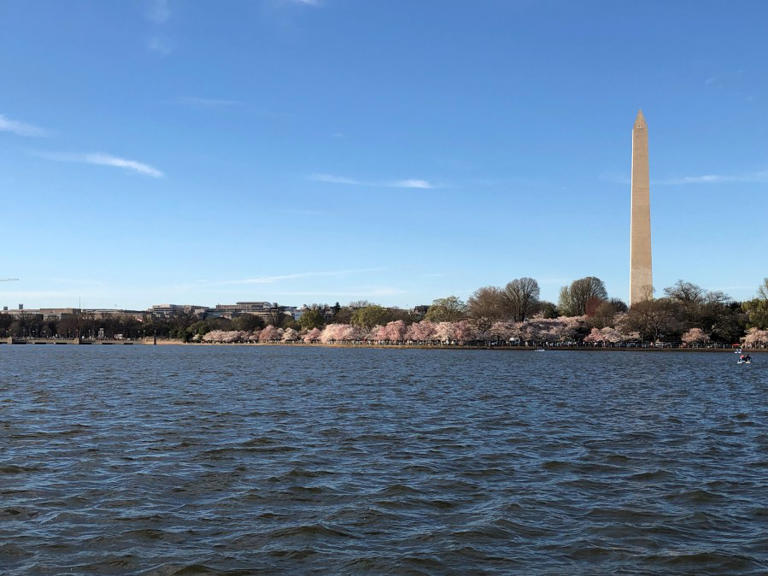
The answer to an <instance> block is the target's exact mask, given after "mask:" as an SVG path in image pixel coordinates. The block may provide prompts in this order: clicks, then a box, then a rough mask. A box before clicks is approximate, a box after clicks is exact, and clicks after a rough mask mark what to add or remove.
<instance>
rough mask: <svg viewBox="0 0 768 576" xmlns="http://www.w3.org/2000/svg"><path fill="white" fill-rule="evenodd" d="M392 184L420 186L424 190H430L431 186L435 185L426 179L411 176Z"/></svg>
mask: <svg viewBox="0 0 768 576" xmlns="http://www.w3.org/2000/svg"><path fill="white" fill-rule="evenodd" d="M390 186H391V187H392V188H419V189H422V190H429V189H431V188H434V186H432V184H430V183H429V182H427V181H426V180H417V179H414V178H411V179H408V180H397V181H395V182H392V183H390Z"/></svg>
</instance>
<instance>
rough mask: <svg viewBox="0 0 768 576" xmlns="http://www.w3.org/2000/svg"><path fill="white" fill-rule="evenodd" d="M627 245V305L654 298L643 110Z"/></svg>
mask: <svg viewBox="0 0 768 576" xmlns="http://www.w3.org/2000/svg"><path fill="white" fill-rule="evenodd" d="M629 233H630V245H629V305H630V306H632V305H633V304H637V303H638V302H642V301H643V300H650V299H651V298H652V297H653V274H652V272H651V198H650V185H649V178H648V126H646V124H645V118H643V112H642V110H639V111H638V112H637V118H636V119H635V126H634V128H633V129H632V217H631V221H630V232H629Z"/></svg>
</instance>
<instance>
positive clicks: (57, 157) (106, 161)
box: [33, 152, 165, 178]
mask: <svg viewBox="0 0 768 576" xmlns="http://www.w3.org/2000/svg"><path fill="white" fill-rule="evenodd" d="M33 154H34V155H35V156H38V157H40V158H45V159H47V160H54V161H56V162H76V163H80V164H92V165H94V166H109V167H113V168H122V169H123V170H127V171H129V172H136V173H137V174H142V175H144V176H151V177H152V178H163V177H164V176H165V174H163V172H162V171H160V170H158V169H157V168H155V167H153V166H150V165H149V164H145V163H143V162H137V161H136V160H129V159H127V158H120V157H119V156H113V155H111V154H104V153H102V152H92V153H87V154H66V153H58V152H34V153H33Z"/></svg>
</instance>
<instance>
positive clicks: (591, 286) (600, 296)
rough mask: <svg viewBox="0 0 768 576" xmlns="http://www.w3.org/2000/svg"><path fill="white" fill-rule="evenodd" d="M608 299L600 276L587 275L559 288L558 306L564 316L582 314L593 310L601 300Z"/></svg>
mask: <svg viewBox="0 0 768 576" xmlns="http://www.w3.org/2000/svg"><path fill="white" fill-rule="evenodd" d="M607 299H608V291H607V290H606V289H605V284H604V283H603V281H602V280H600V278H597V277H595V276H587V277H585V278H580V279H578V280H574V281H573V282H571V285H570V286H563V287H562V288H561V289H560V300H559V302H558V308H560V312H561V313H562V314H564V315H566V316H583V315H584V314H587V312H588V311H589V312H594V310H596V309H597V307H598V306H599V305H600V303H601V302H603V301H604V300H607Z"/></svg>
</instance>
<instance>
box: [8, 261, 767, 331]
mask: <svg viewBox="0 0 768 576" xmlns="http://www.w3.org/2000/svg"><path fill="white" fill-rule="evenodd" d="M414 325H416V326H415V327H414V328H411V327H412V326H414ZM329 326H334V328H333V330H330V331H326V328H328V327H329ZM339 327H349V328H339ZM387 327H389V328H388V329H387ZM268 329H269V330H268ZM265 330H266V332H265ZM324 333H325V336H323V337H322V338H321V335H322V334H324ZM211 334H213V335H218V337H220V338H221V339H222V341H225V340H226V339H227V338H229V339H232V338H235V339H239V340H244V341H262V342H264V341H281V340H282V341H298V340H305V339H306V337H307V335H308V334H312V335H313V336H314V337H310V339H309V341H322V340H323V338H324V339H325V340H326V341H336V340H344V339H348V340H353V341H376V342H401V343H402V342H407V341H425V342H426V341H432V342H445V341H447V342H464V343H468V342H474V343H488V342H497V343H498V342H504V343H509V342H510V341H518V342H526V343H528V342H530V343H532V344H536V343H541V342H562V343H565V342H567V343H571V344H592V345H617V344H621V343H627V342H633V343H665V344H671V345H680V344H683V345H689V346H704V345H721V346H725V345H732V344H737V343H740V342H742V341H746V342H747V343H748V344H750V343H752V344H755V345H761V343H762V342H763V339H765V342H764V344H765V345H768V278H766V279H765V280H764V281H763V283H762V284H761V285H760V286H759V287H758V291H757V295H756V297H755V298H753V299H751V300H748V301H744V302H737V301H734V300H733V299H731V298H730V297H729V296H727V295H726V294H724V293H722V292H719V291H707V290H705V289H703V288H701V287H699V286H697V285H696V284H693V283H691V282H686V281H683V280H679V281H678V282H676V283H675V284H674V285H673V286H670V287H668V288H665V289H664V291H663V296H661V297H659V298H654V299H649V300H647V301H644V302H640V303H637V304H635V305H634V306H632V308H628V307H627V305H626V304H625V303H624V302H623V301H621V300H620V299H617V298H610V297H609V296H608V293H607V290H606V288H605V284H604V283H603V282H602V280H600V279H599V278H597V277H594V276H587V277H585V278H580V279H578V280H575V281H573V282H572V283H571V284H569V285H567V286H564V287H563V288H562V289H561V290H560V294H559V298H558V302H557V303H553V302H547V301H544V300H542V299H541V298H540V290H539V285H538V282H537V281H536V280H535V279H533V278H528V277H522V278H517V279H514V280H512V281H510V282H509V283H507V284H506V285H505V286H503V287H500V286H484V287H481V288H479V289H477V290H476V291H475V292H474V293H473V294H472V295H471V296H470V297H469V298H468V299H467V300H466V302H465V301H463V300H462V299H460V298H458V297H456V296H447V297H444V298H438V299H436V300H434V301H433V302H432V304H431V305H430V306H424V307H417V308H416V309H413V310H405V309H401V308H395V307H385V306H380V305H378V304H374V303H371V302H367V301H357V302H352V303H350V304H348V305H346V306H341V305H340V304H339V303H336V304H335V305H333V306H328V305H325V304H314V305H312V306H309V307H307V308H306V309H305V310H304V312H303V314H302V316H301V317H300V318H299V319H298V320H295V319H294V318H293V317H292V316H290V315H288V314H281V313H277V314H274V315H272V316H270V317H269V318H266V319H265V318H262V317H260V316H256V315H248V314H246V315H242V316H237V317H235V318H232V319H228V318H200V317H198V316H194V315H178V316H174V317H171V318H162V317H155V316H152V315H150V314H145V315H144V316H143V317H139V318H137V317H133V316H123V315H113V316H109V315H106V316H100V317H98V318H97V317H95V316H94V315H93V314H89V313H87V312H83V313H81V314H74V315H70V316H65V317H63V318H61V319H58V320H55V319H44V318H43V317H41V316H39V315H34V314H21V315H9V314H0V336H2V337H8V336H14V337H36V338H55V337H58V338H75V337H84V338H97V337H104V338H116V337H122V338H126V339H128V338H130V339H140V338H147V337H152V336H157V337H160V338H173V339H179V340H182V341H184V342H196V341H197V342H202V341H206V340H207V341H216V340H215V339H212V336H210V335H211ZM227 334H228V336H222V335H227ZM233 334H237V335H239V336H233ZM206 335H208V337H207V338H206ZM286 335H287V336H286ZM333 335H336V336H338V338H336V336H333ZM339 335H341V336H339ZM345 335H346V336H345ZM745 339H746V340H745Z"/></svg>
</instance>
